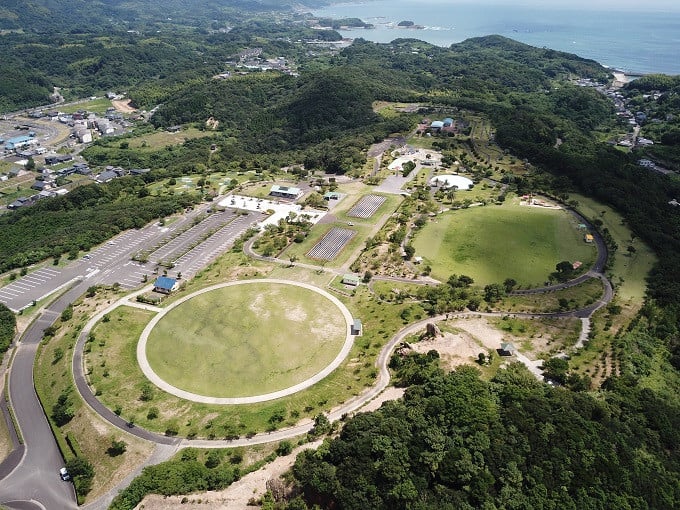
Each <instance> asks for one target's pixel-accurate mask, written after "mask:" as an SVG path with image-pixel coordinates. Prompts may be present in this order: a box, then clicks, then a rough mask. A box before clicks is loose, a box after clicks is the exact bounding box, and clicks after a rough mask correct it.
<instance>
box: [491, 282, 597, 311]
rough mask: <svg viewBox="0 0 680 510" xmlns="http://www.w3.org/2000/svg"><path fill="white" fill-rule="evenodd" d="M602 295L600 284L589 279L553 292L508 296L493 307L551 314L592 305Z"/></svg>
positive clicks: (503, 309)
mask: <svg viewBox="0 0 680 510" xmlns="http://www.w3.org/2000/svg"><path fill="white" fill-rule="evenodd" d="M603 293H604V287H603V285H602V282H601V281H600V280H599V279H597V278H591V279H589V280H587V281H585V282H583V283H581V284H579V285H576V286H574V287H569V288H566V289H562V290H557V291H554V292H543V293H540V294H529V295H509V296H507V297H505V298H503V299H502V300H501V301H499V302H498V303H496V304H495V305H494V307H495V309H497V310H502V311H508V312H527V313H532V312H533V313H551V312H563V311H567V310H579V309H581V308H585V307H586V306H588V305H591V304H593V303H594V302H595V301H597V300H598V299H600V298H601V297H602V295H603Z"/></svg>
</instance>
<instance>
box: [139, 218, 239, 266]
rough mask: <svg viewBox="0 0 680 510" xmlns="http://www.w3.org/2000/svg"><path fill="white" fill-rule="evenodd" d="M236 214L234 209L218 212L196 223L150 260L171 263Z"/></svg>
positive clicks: (158, 250)
mask: <svg viewBox="0 0 680 510" xmlns="http://www.w3.org/2000/svg"><path fill="white" fill-rule="evenodd" d="M235 217H236V216H235V214H234V211H233V210H230V211H228V212H216V213H212V214H211V215H210V216H208V217H207V218H205V219H204V220H203V221H201V222H200V223H198V224H197V225H194V226H193V227H191V228H190V229H188V230H186V231H184V232H182V233H181V234H180V235H178V236H177V237H175V238H173V239H172V240H170V241H169V242H168V243H166V244H164V245H163V246H161V247H160V248H158V249H157V250H156V251H154V252H153V253H152V254H151V255H149V261H151V262H156V263H158V262H163V263H171V262H175V261H176V260H177V259H178V258H180V257H181V256H182V255H184V254H185V253H186V252H187V251H189V250H190V249H191V248H192V245H193V244H195V243H196V242H197V241H198V240H201V239H202V238H204V237H205V236H207V235H208V234H209V233H210V232H215V231H217V230H219V229H221V228H222V227H224V226H225V225H226V224H227V223H230V222H232V221H234V218H235Z"/></svg>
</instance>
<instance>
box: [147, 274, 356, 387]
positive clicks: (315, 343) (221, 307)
mask: <svg viewBox="0 0 680 510" xmlns="http://www.w3.org/2000/svg"><path fill="white" fill-rule="evenodd" d="M345 337H346V324H345V320H344V317H343V316H342V314H341V312H340V310H339V309H338V308H337V307H336V306H335V305H334V304H333V303H332V302H330V301H329V300H327V299H323V298H321V296H320V295H319V294H317V293H315V292H313V291H310V290H307V289H303V288H300V287H295V286H292V285H283V284H281V285H278V284H269V283H268V284H260V283H252V284H248V285H237V286H233V287H225V288H222V289H216V290H213V291H211V292H208V293H205V294H201V295H199V296H196V297H194V298H192V299H190V300H189V301H187V302H186V303H184V304H182V305H180V306H178V307H177V308H175V309H174V310H171V311H170V312H168V314H167V315H166V316H165V317H163V319H161V321H160V322H159V323H158V324H157V325H156V327H155V328H154V329H153V331H152V332H151V335H150V336H149V342H148V344H147V357H148V360H149V363H150V365H151V367H152V368H153V370H154V371H155V372H156V373H157V374H158V375H159V376H160V377H161V378H162V379H164V380H165V381H167V382H168V383H170V384H172V385H174V386H176V387H178V388H181V389H183V390H187V391H191V392H193V393H198V394H201V395H208V396H220V397H241V396H250V395H260V394H263V393H269V392H273V391H277V390H281V389H284V388H287V387H289V386H292V385H294V384H297V383H299V382H302V381H304V380H305V379H307V378H309V377H311V376H313V375H314V374H316V373H318V372H319V371H321V370H322V369H323V368H324V367H325V366H327V365H328V364H329V363H330V362H331V361H332V360H333V359H334V358H335V356H337V354H338V352H339V351H340V349H341V347H342V344H343V343H344V341H345Z"/></svg>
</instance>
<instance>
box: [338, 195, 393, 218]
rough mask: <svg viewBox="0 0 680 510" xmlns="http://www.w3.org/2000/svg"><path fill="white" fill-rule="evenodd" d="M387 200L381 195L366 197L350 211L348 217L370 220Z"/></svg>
mask: <svg viewBox="0 0 680 510" xmlns="http://www.w3.org/2000/svg"><path fill="white" fill-rule="evenodd" d="M385 200H386V199H385V197H381V196H379V195H366V196H365V197H363V198H362V199H361V200H359V202H357V203H356V204H354V207H352V208H351V209H350V210H349V212H348V213H347V216H351V217H352V218H362V219H366V218H370V217H371V216H373V213H375V211H377V210H378V207H380V206H381V205H383V203H384V202H385Z"/></svg>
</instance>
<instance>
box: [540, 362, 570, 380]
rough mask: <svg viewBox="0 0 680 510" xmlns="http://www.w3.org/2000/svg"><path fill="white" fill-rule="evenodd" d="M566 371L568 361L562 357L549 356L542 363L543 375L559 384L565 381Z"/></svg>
mask: <svg viewBox="0 0 680 510" xmlns="http://www.w3.org/2000/svg"><path fill="white" fill-rule="evenodd" d="M568 371H569V362H568V361H567V360H565V359H562V358H550V359H549V360H547V361H546V362H545V363H543V375H544V376H545V377H547V378H548V379H552V380H553V381H555V382H558V383H560V384H564V383H566V382H567V372H568Z"/></svg>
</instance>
